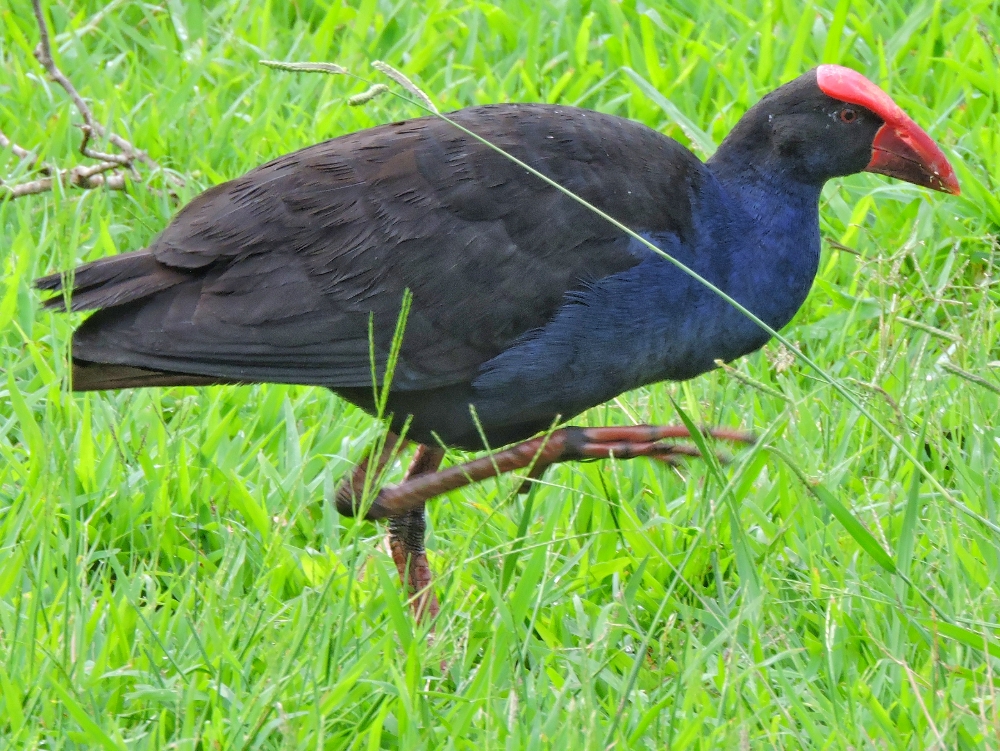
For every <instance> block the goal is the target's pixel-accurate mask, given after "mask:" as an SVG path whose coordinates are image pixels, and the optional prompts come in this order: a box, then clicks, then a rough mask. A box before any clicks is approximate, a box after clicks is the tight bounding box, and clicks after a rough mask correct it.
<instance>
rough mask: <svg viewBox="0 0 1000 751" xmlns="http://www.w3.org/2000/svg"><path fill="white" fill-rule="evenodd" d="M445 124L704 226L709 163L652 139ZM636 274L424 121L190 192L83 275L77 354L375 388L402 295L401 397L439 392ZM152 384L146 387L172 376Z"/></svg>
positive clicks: (617, 251) (618, 129)
mask: <svg viewBox="0 0 1000 751" xmlns="http://www.w3.org/2000/svg"><path fill="white" fill-rule="evenodd" d="M452 117H453V118H454V119H455V120H456V121H457V122H459V123H461V124H462V125H464V126H465V127H467V128H469V129H470V130H472V131H473V132H475V133H477V134H479V135H481V136H483V137H484V138H486V139H487V140H489V141H491V142H493V143H495V144H496V145H498V146H500V147H501V148H504V149H505V150H507V151H509V152H511V153H512V154H514V155H515V156H517V157H518V158H520V159H522V160H523V161H525V162H526V163H528V164H530V165H532V166H533V167H535V168H536V169H538V170H540V171H541V172H543V173H544V174H546V175H548V176H549V177H551V178H552V179H554V180H556V181H557V182H559V183H560V184H562V185H564V186H565V187H567V188H569V189H570V190H572V191H574V192H576V193H577V194H579V195H581V196H582V197H583V198H585V199H587V200H588V201H590V202H592V203H594V204H595V205H597V206H598V207H600V208H602V209H603V210H605V211H607V212H608V213H609V214H611V215H612V216H614V217H615V218H617V219H619V220H620V221H622V222H623V223H625V224H626V225H627V226H630V227H631V228H633V229H636V230H639V231H657V232H662V231H672V232H674V233H676V234H677V235H678V236H679V237H680V238H681V240H682V241H683V240H684V238H686V237H687V236H689V233H691V232H692V228H691V205H690V202H691V198H692V196H693V195H694V194H696V193H697V186H698V183H699V182H700V181H701V180H702V179H703V178H704V175H705V170H704V168H703V165H702V164H701V162H699V161H698V160H697V159H696V158H695V157H694V156H693V155H692V154H691V153H690V152H688V151H687V150H686V149H684V148H683V147H682V146H680V145H679V144H677V143H676V142H674V141H672V140H670V139H668V138H666V137H664V136H662V135H660V134H658V133H656V132H655V131H652V130H650V129H649V128H646V127H645V126H643V125H640V124H638V123H635V122H632V121H629V120H625V119H622V118H617V117H612V116H609V115H602V114H599V113H596V112H590V111H586V110H580V109H575V108H567V107H554V106H544V105H517V104H510V105H492V106H487V107H477V108H470V109H466V110H462V111H460V112H457V113H454V114H453V115H452ZM639 260H640V259H639V258H638V257H637V256H636V255H635V254H634V253H633V252H630V251H629V249H628V243H627V241H626V238H625V237H624V236H623V235H622V234H621V233H620V232H619V231H617V230H616V229H615V228H614V227H612V226H611V225H610V224H609V223H607V222H606V221H604V220H602V219H601V218H599V217H597V216H596V215H594V214H593V213H592V212H590V211H588V210H587V209H585V208H584V207H582V206H580V205H579V204H578V203H576V202H574V201H573V200H572V199H570V198H568V197H566V196H564V195H563V194H561V193H560V192H558V191H556V190H555V189H554V188H551V187H550V186H548V185H547V184H545V183H544V182H543V181H541V180H540V179H538V178H537V177H535V176H533V175H531V174H530V173H528V172H526V171H525V170H524V169H523V168H520V167H518V166H517V165H515V164H514V163H512V162H510V161H509V160H507V159H506V158H504V157H503V156H501V155H500V154H497V153H496V152H494V151H492V150H491V149H489V148H487V147H485V146H483V145H482V144H480V143H478V142H477V141H475V140H474V139H471V138H469V137H468V136H466V135H464V134H463V133H461V132H460V131H458V130H457V129H455V128H454V127H452V126H451V125H449V124H447V123H445V122H443V121H441V120H439V119H437V118H422V119H418V120H412V121H407V122H402V123H394V124H392V125H385V126H381V127H377V128H373V129H370V130H366V131H362V132H359V133H353V134H350V135H346V136H343V137H340V138H335V139H333V140H330V141H326V142H324V143H320V144H317V145H315V146H311V147H309V148H306V149H302V150H301V151H297V152H295V153H293V154H288V155H286V156H283V157H280V158H278V159H276V160H274V161H272V162H270V163H268V164H265V165H263V166H262V167H259V168H257V169H255V170H253V171H251V172H249V173H247V174H246V175H244V176H242V177H240V178H237V179H235V180H233V181H231V182H228V183H225V184H223V185H219V186H217V187H215V188H212V189H211V190H208V191H206V192H205V193H203V194H202V195H200V196H198V197H197V198H195V199H194V200H193V201H191V203H190V204H188V205H187V206H186V207H185V208H184V209H183V210H181V211H180V212H179V214H178V215H177V217H176V218H175V219H174V221H173V222H172V223H171V224H170V225H169V226H168V227H167V228H166V230H164V232H163V233H162V234H161V235H160V236H159V237H158V238H157V239H156V240H155V241H154V242H153V243H152V245H150V247H149V248H148V249H146V250H143V251H138V252H134V253H127V254H123V255H120V256H115V257H111V258H106V259H102V260H100V261H97V262H95V263H92V264H88V265H85V266H82V267H80V268H79V269H77V271H76V273H75V275H74V277H73V294H72V297H71V304H72V307H73V308H74V309H77V310H84V309H95V308H96V309H99V310H98V312H97V313H96V314H94V315H93V316H91V317H90V318H89V319H88V320H87V321H86V322H85V323H84V324H83V326H82V327H81V328H80V329H79V330H78V331H77V332H76V334H75V335H74V339H73V356H74V358H75V359H76V360H78V361H85V362H89V363H106V364H117V365H123V366H130V367H131V368H141V369H147V370H154V371H165V372H167V373H168V374H169V373H177V374H189V375H193V376H202V377H211V378H216V379H218V380H221V381H226V380H229V381H240V382H254V381H272V382H285V383H303V384H318V385H324V386H329V387H334V388H337V387H363V386H370V385H371V365H370V362H371V356H370V349H371V348H370V343H369V342H370V340H369V318H370V316H371V317H373V319H374V332H375V350H376V359H377V360H378V362H379V367H380V368H381V365H382V363H384V360H385V355H386V352H387V351H388V349H389V343H390V341H391V336H392V332H393V329H394V327H395V324H396V319H397V316H398V314H399V310H400V304H401V300H402V298H403V294H404V290H405V289H409V290H410V291H411V292H412V295H413V304H412V309H411V312H410V315H409V319H408V322H407V327H406V332H405V336H404V339H403V346H402V352H401V357H400V361H399V364H398V366H397V369H396V372H395V376H394V380H393V388H394V389H400V390H423V389H430V388H437V387H440V386H445V385H448V384H454V383H460V382H467V381H469V380H471V379H472V378H473V377H474V376H475V374H476V372H477V371H478V369H479V366H480V365H481V364H482V363H483V362H485V361H487V360H489V359H490V358H492V357H494V356H495V355H497V354H499V353H500V352H502V351H503V350H504V349H506V348H507V347H509V346H510V345H511V344H512V343H513V342H514V341H515V340H516V339H517V338H518V337H519V336H521V335H523V334H524V333H525V332H527V331H530V330H532V329H534V328H537V327H539V326H542V325H544V324H545V323H546V322H547V321H548V320H549V319H550V318H551V317H552V316H553V314H554V312H555V311H556V309H557V308H558V307H559V306H560V305H561V304H562V303H563V302H564V297H565V295H566V293H567V292H569V291H572V290H574V289H579V288H581V286H583V285H585V284H586V283H587V282H589V281H593V280H595V279H600V278H602V277H604V276H607V275H610V274H614V273H617V272H620V271H623V270H625V269H628V268H630V267H632V266H634V265H635V264H637V263H638V262H639ZM60 285H61V279H60V277H59V276H58V275H57V276H52V277H47V278H46V279H43V280H40V281H39V286H40V287H42V288H43V289H52V290H58V289H59V288H60ZM61 302H62V300H61V298H55V299H53V300H50V301H49V303H50V304H54V305H59V304H61ZM139 373H140V376H139V381H141V380H142V378H141V371H139ZM159 376H160V377H159V379H158V380H154V379H152V378H151V379H150V384H152V383H154V382H155V383H161V384H162V383H167V382H170V378H169V377H168V378H166V380H164V378H163V374H162V373H160V374H159ZM189 380H190V379H189ZM177 382H185V379H178V380H177ZM129 385H137V384H136V383H135V379H133V381H132V382H131V383H130V384H129ZM100 387H101V386H97V388H100ZM104 387H108V386H104Z"/></svg>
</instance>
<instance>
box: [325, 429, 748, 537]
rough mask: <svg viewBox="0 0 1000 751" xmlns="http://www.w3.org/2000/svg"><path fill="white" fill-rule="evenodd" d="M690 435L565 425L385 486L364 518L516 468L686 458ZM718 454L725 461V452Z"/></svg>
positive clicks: (725, 433) (742, 438)
mask: <svg viewBox="0 0 1000 751" xmlns="http://www.w3.org/2000/svg"><path fill="white" fill-rule="evenodd" d="M704 433H705V435H708V436H710V437H712V438H714V439H716V440H720V441H730V442H733V443H753V442H754V437H753V435H751V434H750V433H746V432H743V431H738V430H731V429H728V428H715V429H706V430H705V431H704ZM690 437H691V433H690V432H689V431H688V429H687V428H686V427H684V426H682V425H666V426H658V425H629V426H623V427H611V428H562V429H560V430H556V431H554V432H552V433H550V434H548V435H543V436H539V437H538V438H532V439H531V440H529V441H524V442H523V443H519V444H517V445H516V446H512V447H510V448H508V449H504V450H502V451H497V452H494V453H492V454H489V455H487V456H484V457H480V458H479V459H474V460H472V461H470V462H466V463H465V464H460V465H458V466H456V467H448V468H446V469H443V470H440V471H437V472H433V471H431V472H427V473H423V474H420V475H419V476H415V477H410V478H409V479H405V480H404V481H403V482H401V483H400V484H399V485H394V486H391V487H388V488H383V489H382V490H380V491H379V493H378V495H376V496H375V499H374V500H373V501H372V503H371V505H370V506H369V507H368V510H367V513H366V514H365V518H366V519H384V518H387V517H389V518H391V517H398V516H402V515H403V514H406V513H407V512H408V511H410V510H411V509H415V508H418V507H420V506H422V505H423V504H424V502H425V501H427V500H428V499H430V498H433V497H434V496H437V495H441V494H442V493H447V492H449V491H452V490H455V489H457V488H461V487H464V486H465V485H469V484H471V483H474V482H479V481H480V480H485V479H488V478H490V477H496V476H497V475H501V474H504V473H506V472H511V471H513V470H517V469H525V468H528V478H529V480H530V479H537V477H538V476H540V474H541V472H542V471H544V470H545V468H546V467H548V466H550V465H552V464H558V463H559V462H566V461H574V460H581V459H608V458H611V457H614V458H616V459H634V458H636V457H639V456H648V457H651V458H653V459H658V460H660V461H664V462H668V463H670V464H676V463H677V462H678V461H679V460H681V459H682V458H684V457H690V456H694V457H697V456H701V453H700V452H699V451H698V449H696V448H695V447H693V446H690V445H688V444H678V443H672V442H671V440H672V439H677V438H690ZM719 458H720V459H723V460H724V459H725V457H721V456H720V457H719ZM337 509H338V511H340V513H342V514H345V515H346V516H353V515H354V513H355V509H356V506H355V504H354V503H353V498H352V497H350V496H349V497H347V498H346V499H345V502H341V497H340V495H338V497H337Z"/></svg>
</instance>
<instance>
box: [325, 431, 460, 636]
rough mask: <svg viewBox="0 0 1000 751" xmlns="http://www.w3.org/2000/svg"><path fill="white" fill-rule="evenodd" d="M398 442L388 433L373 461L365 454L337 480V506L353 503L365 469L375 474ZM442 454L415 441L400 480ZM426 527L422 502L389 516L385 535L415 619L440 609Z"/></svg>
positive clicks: (427, 469) (431, 467)
mask: <svg viewBox="0 0 1000 751" xmlns="http://www.w3.org/2000/svg"><path fill="white" fill-rule="evenodd" d="M398 443H399V438H398V437H397V436H396V435H394V434H392V433H390V434H389V436H388V437H387V438H386V441H385V444H384V445H383V446H382V450H381V452H380V453H379V456H378V458H377V459H376V460H375V461H374V463H373V462H372V461H371V459H370V455H366V456H365V458H364V459H362V460H361V462H359V463H358V466H356V467H355V468H354V470H353V471H352V472H351V474H349V475H348V476H347V477H346V478H344V479H343V480H342V481H341V483H340V485H339V486H338V487H337V490H336V493H335V498H336V502H337V508H338V509H342V508H344V507H345V506H346V508H349V509H353V508H354V507H355V505H356V504H357V502H358V499H359V498H361V497H362V495H363V493H364V490H365V485H366V484H368V483H369V482H370V481H369V480H368V474H369V472H371V473H372V474H373V475H374V476H376V477H377V475H378V474H379V473H381V471H382V470H383V469H384V467H385V465H386V463H387V462H388V461H389V459H390V458H391V457H392V455H393V453H394V452H395V451H396V448H397V446H398ZM443 458H444V451H442V450H441V449H438V448H431V447H430V446H425V445H423V444H419V445H418V446H417V451H416V453H415V454H414V455H413V459H412V460H411V461H410V466H409V468H407V470H406V474H405V475H404V476H403V482H404V483H406V482H408V481H410V480H412V479H413V478H414V477H418V476H420V475H423V474H427V473H433V472H435V471H437V469H438V467H440V466H441V460H442V459H443ZM341 513H343V511H341ZM351 515H353V514H351ZM426 531H427V521H426V519H425V517H424V504H422V503H421V504H419V505H417V506H415V507H413V508H411V509H409V510H408V511H407V512H406V513H404V514H401V515H399V516H394V517H392V518H390V519H389V533H388V535H387V542H388V545H389V552H390V554H391V555H392V560H393V563H395V564H396V570H397V571H398V572H399V580H400V581H401V582H402V584H403V588H404V589H405V590H406V592H407V596H408V597H410V598H412V599H411V600H410V606H411V607H412V609H413V614H414V616H415V617H416V619H417V621H418V622H420V621H423V620H424V619H425V618H429V619H430V620H433V619H434V618H436V617H437V614H438V612H439V609H440V608H439V606H438V601H437V597H436V596H435V595H434V590H433V588H432V586H431V581H432V576H431V569H430V564H429V563H428V561H427V552H426V551H425V550H424V535H425V534H426Z"/></svg>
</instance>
